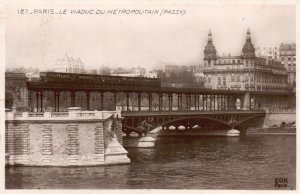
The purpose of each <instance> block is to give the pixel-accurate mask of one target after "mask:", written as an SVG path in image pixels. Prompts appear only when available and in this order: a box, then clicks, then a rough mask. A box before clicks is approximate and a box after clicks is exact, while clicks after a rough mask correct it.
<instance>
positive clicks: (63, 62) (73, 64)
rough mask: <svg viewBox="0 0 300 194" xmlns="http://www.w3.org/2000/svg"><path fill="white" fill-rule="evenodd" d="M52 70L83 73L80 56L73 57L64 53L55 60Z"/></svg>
mask: <svg viewBox="0 0 300 194" xmlns="http://www.w3.org/2000/svg"><path fill="white" fill-rule="evenodd" d="M53 71H54V72H61V73H84V65H83V62H82V61H81V59H80V58H78V59H74V58H73V57H69V56H68V55H65V56H64V57H63V58H61V59H57V60H56V62H55V64H54V69H53Z"/></svg>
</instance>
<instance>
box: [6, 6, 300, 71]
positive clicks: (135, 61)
mask: <svg viewBox="0 0 300 194" xmlns="http://www.w3.org/2000/svg"><path fill="white" fill-rule="evenodd" d="M22 8H23V9H28V13H32V14H18V10H20V9H22ZM34 9H37V10H34ZM40 9H48V10H49V9H54V12H59V11H62V10H64V9H66V10H67V12H66V13H67V14H50V13H49V12H50V11H48V12H47V11H46V12H45V13H38V11H39V10H40ZM83 9H85V10H91V9H92V10H94V12H93V13H95V11H96V10H102V11H103V10H105V11H106V14H102V15H101V14H97V15H96V14H71V10H83ZM115 9H118V10H123V9H125V10H158V11H159V13H161V12H162V11H163V10H180V11H182V13H183V11H184V14H181V15H180V14H178V15H176V14H168V13H165V14H162V15H160V14H151V15H150V14H138V15H135V14H128V15H127V14H107V11H108V10H115ZM34 11H36V12H34ZM33 13H35V14H33ZM5 22H6V23H5V33H6V34H5V65H6V67H9V68H17V67H27V68H28V67H33V68H36V67H39V68H40V69H47V68H52V67H53V65H54V64H55V61H56V59H57V58H62V57H63V56H64V55H65V54H67V55H68V56H70V57H74V58H81V60H82V61H83V63H84V65H85V67H86V68H87V69H99V68H100V67H101V66H111V67H125V68H130V67H137V66H140V67H145V68H147V69H151V68H153V67H156V66H157V64H160V62H161V61H163V62H167V63H173V64H177V65H186V64H201V63H202V62H203V50H204V47H205V45H206V42H207V34H208V31H209V29H211V31H212V34H213V42H214V45H215V47H216V49H217V54H218V55H223V53H230V54H231V55H240V54H241V49H242V47H243V44H244V42H245V39H246V31H247V28H248V27H249V28H250V31H251V37H252V42H253V43H254V45H255V46H279V45H280V43H282V42H284V43H291V42H295V41H296V8H295V6H294V5H271V4H267V5H266V4H241V5H238V4H236V5H233V4H209V5H207V4H206V5H205V4H196V5H195V4H194V5H193V4H189V5H183V4H181V5H164V4H155V5H154V4H152V5H151V4H147V5H117V4H114V5H109V4H104V5H103V4H101V5H97V4H93V5H74V4H73V5H55V6H54V5H49V6H46V5H39V6H28V5H26V6H15V5H14V6H12V5H10V6H7V7H6V18H5Z"/></svg>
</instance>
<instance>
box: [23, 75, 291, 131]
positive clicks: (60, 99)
mask: <svg viewBox="0 0 300 194" xmlns="http://www.w3.org/2000/svg"><path fill="white" fill-rule="evenodd" d="M27 88H28V90H29V93H30V95H29V102H30V106H31V108H30V109H31V111H33V112H44V111H46V110H47V109H49V108H52V111H55V112H60V111H66V110H67V109H68V108H69V107H82V108H83V109H84V110H121V111H122V117H124V120H123V132H124V133H126V134H127V135H128V134H130V133H131V132H139V130H138V127H139V126H141V125H142V124H143V123H144V124H145V122H146V123H148V124H151V126H152V127H151V129H152V128H153V127H157V126H162V127H163V128H164V129H166V130H167V129H169V128H170V126H173V127H175V129H178V128H179V126H181V125H182V126H184V128H185V129H190V128H193V127H195V126H197V127H200V128H201V127H208V126H216V127H219V128H230V127H233V125H234V127H236V128H238V129H242V128H243V127H242V126H246V124H247V123H251V122H252V123H253V120H255V119H256V120H257V119H258V118H261V117H264V115H265V111H264V108H288V107H289V104H288V102H289V99H290V97H291V96H293V95H295V94H294V93H292V92H272V91H239V90H212V89H207V88H174V87H161V86H160V81H159V80H158V79H151V78H132V77H120V76H103V75H89V74H68V73H54V72H46V73H42V74H41V77H40V79H38V80H33V81H27ZM47 111H49V110H47Z"/></svg>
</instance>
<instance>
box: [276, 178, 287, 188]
mask: <svg viewBox="0 0 300 194" xmlns="http://www.w3.org/2000/svg"><path fill="white" fill-rule="evenodd" d="M287 185H288V178H275V185H274V187H277V188H285V187H287Z"/></svg>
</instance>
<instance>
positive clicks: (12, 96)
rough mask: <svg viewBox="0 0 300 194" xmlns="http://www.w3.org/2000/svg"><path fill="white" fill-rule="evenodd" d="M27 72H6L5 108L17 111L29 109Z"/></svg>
mask: <svg viewBox="0 0 300 194" xmlns="http://www.w3.org/2000/svg"><path fill="white" fill-rule="evenodd" d="M26 80H27V78H26V74H25V73H14V72H5V108H9V109H15V110H17V111H28V110H29V98H28V97H29V93H28V89H27V86H26Z"/></svg>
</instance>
